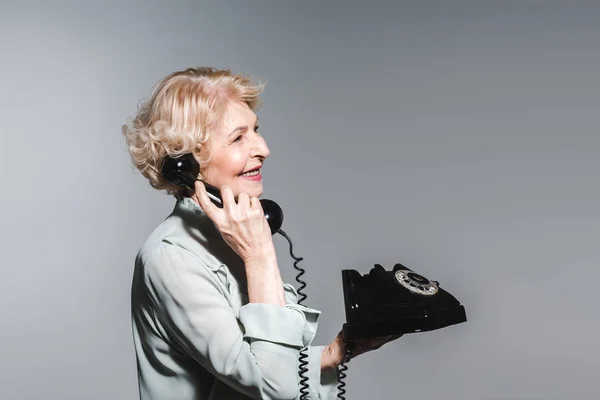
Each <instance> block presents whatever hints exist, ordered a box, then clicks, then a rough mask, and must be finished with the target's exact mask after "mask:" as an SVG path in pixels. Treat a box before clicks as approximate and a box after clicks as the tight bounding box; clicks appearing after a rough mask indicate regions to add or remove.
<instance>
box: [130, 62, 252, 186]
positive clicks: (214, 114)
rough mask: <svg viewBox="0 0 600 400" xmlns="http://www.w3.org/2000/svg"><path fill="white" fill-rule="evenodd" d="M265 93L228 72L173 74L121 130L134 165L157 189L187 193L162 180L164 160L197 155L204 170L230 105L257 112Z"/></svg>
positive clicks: (210, 70) (207, 69) (196, 70)
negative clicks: (236, 103)
mask: <svg viewBox="0 0 600 400" xmlns="http://www.w3.org/2000/svg"><path fill="white" fill-rule="evenodd" d="M263 89H264V84H253V83H252V82H251V80H250V79H249V78H248V77H246V76H244V75H240V74H233V73H232V72H231V71H230V70H229V69H217V68H213V67H197V68H187V69H185V70H182V71H177V72H174V73H172V74H170V75H168V76H167V77H165V78H163V79H162V80H160V81H159V82H158V84H157V85H156V86H155V87H154V89H153V91H152V94H151V95H150V98H149V99H148V100H147V101H145V102H143V103H141V105H140V106H139V109H138V112H137V114H136V115H135V116H132V117H130V118H129V119H128V120H127V123H126V124H125V125H123V127H122V133H123V135H124V136H125V140H126V142H127V147H128V151H129V154H130V156H131V161H132V162H133V165H134V166H135V167H136V168H137V169H138V170H139V171H140V172H141V173H142V175H143V176H144V177H146V179H148V181H149V182H150V185H151V186H152V187H153V188H155V189H158V190H165V191H166V192H167V193H168V194H172V195H175V196H182V195H184V194H186V192H187V190H186V189H185V188H182V187H179V186H176V185H173V184H171V183H169V182H167V181H166V180H165V179H164V177H163V176H162V174H161V168H162V165H163V159H164V157H165V156H167V155H169V156H171V157H178V156H180V155H183V154H186V153H192V154H194V156H195V158H196V160H198V162H199V163H200V165H205V164H206V163H208V162H209V160H210V151H209V139H210V138H211V134H213V133H214V132H215V131H216V130H217V129H220V127H221V121H222V119H223V114H224V112H225V111H226V109H227V106H228V104H229V102H231V101H241V102H244V103H246V104H247V105H248V106H249V107H250V109H251V110H256V109H258V107H259V106H260V99H259V96H260V94H261V93H262V91H263Z"/></svg>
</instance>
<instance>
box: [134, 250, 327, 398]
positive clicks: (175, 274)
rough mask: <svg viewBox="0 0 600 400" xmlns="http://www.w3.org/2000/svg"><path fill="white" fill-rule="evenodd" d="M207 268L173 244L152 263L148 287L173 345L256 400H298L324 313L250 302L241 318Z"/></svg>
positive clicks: (153, 257) (148, 262)
mask: <svg viewBox="0 0 600 400" xmlns="http://www.w3.org/2000/svg"><path fill="white" fill-rule="evenodd" d="M203 264H204V263H203V262H202V260H201V259H200V258H198V257H196V256H194V255H193V254H192V253H190V252H188V251H187V250H185V249H183V248H180V247H178V246H175V245H171V244H167V243H163V244H161V246H159V247H158V248H157V249H155V250H154V252H153V253H152V255H151V256H150V257H148V259H147V260H146V261H145V270H146V284H147V285H148V287H149V289H150V292H151V294H152V296H154V301H155V304H156V305H155V306H156V310H157V311H156V312H157V317H158V319H159V320H160V322H161V324H162V325H163V328H164V331H165V332H166V335H167V338H168V340H169V341H171V342H172V344H174V345H175V346H176V347H177V349H178V350H179V351H182V352H183V353H185V354H187V355H188V356H190V357H192V358H193V359H195V360H196V361H197V362H198V363H199V364H200V365H202V366H203V367H204V368H206V369H207V370H208V371H210V372H211V373H212V374H214V375H215V376H216V377H217V379H219V380H221V381H223V382H224V383H226V384H227V385H229V386H231V387H233V388H234V389H235V390H237V391H239V392H241V393H244V394H245V395H247V396H249V397H250V398H253V399H266V400H269V399H296V398H298V392H299V385H298V383H299V377H298V359H299V355H300V350H302V349H303V348H307V347H308V348H310V347H309V346H310V344H311V342H312V340H313V338H314V335H315V333H316V330H317V324H318V317H319V315H320V311H317V310H313V309H310V308H307V307H304V306H301V305H298V304H286V305H285V306H283V307H281V306H277V305H274V304H263V303H248V304H246V305H244V306H242V307H241V308H240V310H239V320H238V316H237V315H236V313H235V311H234V309H233V308H232V307H231V306H230V305H229V303H228V301H227V299H226V297H225V293H224V291H223V290H224V289H223V288H222V286H220V284H219V281H218V278H217V277H216V276H215V275H214V273H213V272H212V271H211V270H210V269H209V268H208V267H207V266H205V265H203ZM319 370H320V368H319ZM311 374H313V375H315V374H317V372H316V371H314V370H313V371H311ZM315 376H316V375H315ZM313 379H314V378H313ZM316 398H318V397H315V399H316Z"/></svg>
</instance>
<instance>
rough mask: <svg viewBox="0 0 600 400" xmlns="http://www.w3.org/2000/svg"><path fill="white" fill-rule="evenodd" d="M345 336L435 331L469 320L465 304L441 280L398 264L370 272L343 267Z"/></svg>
mask: <svg viewBox="0 0 600 400" xmlns="http://www.w3.org/2000/svg"><path fill="white" fill-rule="evenodd" d="M342 285H343V289H344V304H345V309H346V323H345V324H344V325H343V331H344V339H345V340H347V341H352V340H356V339H362V338H370V337H377V336H389V335H400V334H406V333H415V332H425V331H433V330H436V329H441V328H445V327H447V326H450V325H455V324H459V323H462V322H465V321H466V320H467V315H466V311H465V307H464V306H463V305H462V304H460V302H459V301H458V300H457V299H456V297H454V296H453V295H452V294H450V293H449V292H447V291H446V290H444V289H443V288H442V287H441V286H440V284H439V282H437V281H434V280H429V279H427V278H425V277H424V276H422V275H420V274H417V273H416V272H414V271H413V270H411V269H410V268H407V267H405V266H404V265H402V264H399V263H397V264H396V265H394V267H393V268H392V270H389V271H388V270H386V269H385V268H383V267H382V266H381V265H380V264H375V265H374V267H373V268H372V269H371V270H370V271H369V273H367V274H361V273H360V272H358V271H357V270H354V269H345V270H342Z"/></svg>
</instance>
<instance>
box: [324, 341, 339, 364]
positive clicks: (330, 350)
mask: <svg viewBox="0 0 600 400" xmlns="http://www.w3.org/2000/svg"><path fill="white" fill-rule="evenodd" d="M335 353H336V352H335V347H334V344H333V343H332V344H329V345H327V346H325V348H324V349H323V352H322V353H321V370H329V369H334V368H337V367H339V366H340V364H341V363H342V360H341V359H339V357H337V356H335Z"/></svg>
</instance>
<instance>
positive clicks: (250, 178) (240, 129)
mask: <svg viewBox="0 0 600 400" xmlns="http://www.w3.org/2000/svg"><path fill="white" fill-rule="evenodd" d="M257 120H258V119H257V117H256V114H255V113H254V112H253V111H252V110H251V109H250V108H249V107H248V105H247V104H246V103H243V102H230V103H229V106H228V109H227V110H226V111H225V114H224V119H223V122H222V124H221V127H220V129H218V131H217V132H215V133H213V134H212V135H211V138H210V139H209V149H210V151H211V153H212V157H211V159H210V161H209V163H208V164H207V165H206V166H205V167H204V168H203V169H202V170H201V174H202V176H203V177H204V180H205V181H206V182H207V183H209V184H211V185H213V186H215V187H217V188H219V189H220V188H221V187H222V186H223V185H229V186H231V189H232V190H233V195H234V197H235V198H237V196H238V195H239V194H240V193H242V192H245V193H246V194H247V195H248V196H249V197H259V196H260V195H262V192H263V185H262V176H261V170H260V169H257V168H260V167H261V165H262V163H263V161H264V160H265V159H266V158H267V157H268V156H269V154H270V151H269V148H268V147H267V143H266V142H265V140H264V139H263V138H262V136H260V134H259V133H258V124H257V122H258V121H257ZM249 171H253V172H252V173H251V174H250V175H248V174H244V173H247V172H249ZM243 174H244V175H243Z"/></svg>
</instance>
